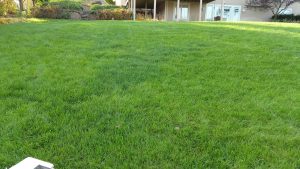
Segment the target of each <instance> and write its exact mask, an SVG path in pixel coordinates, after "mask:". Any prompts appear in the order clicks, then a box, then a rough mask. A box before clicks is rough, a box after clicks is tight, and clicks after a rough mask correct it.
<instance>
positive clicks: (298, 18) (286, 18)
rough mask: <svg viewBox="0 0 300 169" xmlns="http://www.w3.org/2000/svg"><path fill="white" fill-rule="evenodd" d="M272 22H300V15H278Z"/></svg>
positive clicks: (273, 17)
mask: <svg viewBox="0 0 300 169" xmlns="http://www.w3.org/2000/svg"><path fill="white" fill-rule="evenodd" d="M272 20H273V21H277V22H300V15H294V14H289V15H277V17H276V16H272Z"/></svg>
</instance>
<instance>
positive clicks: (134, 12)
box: [132, 0, 136, 21]
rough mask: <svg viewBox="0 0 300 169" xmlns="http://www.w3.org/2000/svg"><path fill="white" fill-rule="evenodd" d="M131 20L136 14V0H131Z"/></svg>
mask: <svg viewBox="0 0 300 169" xmlns="http://www.w3.org/2000/svg"><path fill="white" fill-rule="evenodd" d="M132 12H133V20H134V21H135V15H136V0H133V11H132Z"/></svg>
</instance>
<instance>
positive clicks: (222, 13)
mask: <svg viewBox="0 0 300 169" xmlns="http://www.w3.org/2000/svg"><path fill="white" fill-rule="evenodd" d="M223 17H224V0H222V2H221V21H223Z"/></svg>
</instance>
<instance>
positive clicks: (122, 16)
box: [96, 9, 132, 20]
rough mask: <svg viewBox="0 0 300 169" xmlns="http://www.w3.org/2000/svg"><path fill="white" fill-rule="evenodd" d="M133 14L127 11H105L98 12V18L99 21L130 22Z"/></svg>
mask: <svg viewBox="0 0 300 169" xmlns="http://www.w3.org/2000/svg"><path fill="white" fill-rule="evenodd" d="M131 16H132V13H131V12H129V11H128V10H126V9H114V10H109V9H104V10H98V11H97V18H96V19H99V20H130V19H131Z"/></svg>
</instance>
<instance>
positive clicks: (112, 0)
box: [105, 0, 115, 5]
mask: <svg viewBox="0 0 300 169" xmlns="http://www.w3.org/2000/svg"><path fill="white" fill-rule="evenodd" d="M105 2H106V3H108V4H111V5H114V4H115V1H114V0H105Z"/></svg>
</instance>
